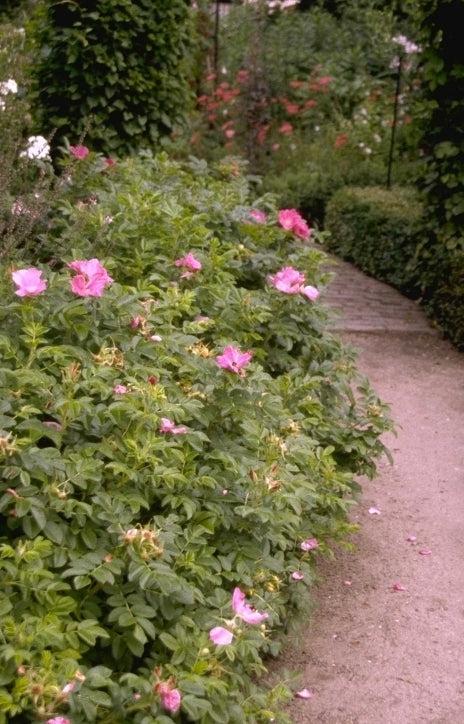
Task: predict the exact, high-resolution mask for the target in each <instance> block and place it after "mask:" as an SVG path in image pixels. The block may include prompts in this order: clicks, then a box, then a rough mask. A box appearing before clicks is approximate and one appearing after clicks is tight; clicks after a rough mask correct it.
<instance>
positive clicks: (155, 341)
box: [0, 152, 391, 724]
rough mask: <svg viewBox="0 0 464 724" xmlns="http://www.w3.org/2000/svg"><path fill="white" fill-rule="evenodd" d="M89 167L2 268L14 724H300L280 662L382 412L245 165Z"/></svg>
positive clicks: (6, 593)
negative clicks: (291, 713) (270, 660)
mask: <svg viewBox="0 0 464 724" xmlns="http://www.w3.org/2000/svg"><path fill="white" fill-rule="evenodd" d="M81 156H82V157H81V158H80V159H79V161H78V164H79V173H78V174H77V176H76V180H75V182H74V176H73V177H72V178H71V179H70V180H69V184H68V186H67V187H66V188H64V191H63V193H65V194H66V195H64V196H62V197H60V199H59V200H57V202H56V203H55V208H54V211H53V223H51V224H50V225H49V228H48V231H47V234H46V235H44V236H43V237H42V238H41V240H40V253H38V254H36V255H35V256H34V257H31V256H27V255H26V254H25V253H24V254H23V257H22V258H20V259H19V258H18V257H16V256H15V257H14V259H13V260H9V261H8V262H7V263H5V264H4V265H3V268H2V275H1V291H2V299H3V300H4V302H3V305H2V307H1V311H0V314H1V327H2V334H1V336H0V345H1V350H2V364H1V367H0V387H1V399H2V402H1V410H0V455H1V462H2V482H1V484H0V522H1V528H0V530H1V538H0V584H1V585H0V622H1V629H2V640H1V642H0V661H1V667H0V668H1V673H0V721H5V722H6V721H8V722H10V723H11V724H19V723H20V722H21V723H22V722H28V723H30V724H39V722H44V721H45V722H54V723H56V722H68V721H69V722H71V724H84V722H98V723H99V724H106V723H107V724H110V722H111V724H117V723H118V722H120V723H121V724H122V723H124V724H125V723H127V724H129V723H130V724H169V723H170V722H175V721H183V722H188V721H197V722H203V723H204V724H208V723H209V722H224V723H225V722H237V724H238V723H239V722H240V724H242V723H243V722H250V724H251V722H265V721H270V720H272V719H274V720H275V721H280V722H284V721H287V718H286V716H285V715H284V714H283V713H282V711H281V704H282V702H283V701H285V700H286V698H288V697H289V696H291V692H292V690H295V691H296V689H297V684H296V683H295V684H293V683H292V682H277V683H275V684H274V685H273V684H271V683H269V682H268V683H267V684H266V685H265V684H264V683H263V684H260V683H259V682H260V680H261V679H263V678H264V674H265V672H266V668H265V657H267V656H269V655H275V654H277V653H278V651H279V648H280V645H281V643H280V638H281V637H280V634H281V633H282V632H284V631H285V630H287V629H288V627H289V625H290V622H291V621H292V620H293V618H294V617H293V616H291V615H290V614H291V612H297V611H298V610H299V609H301V608H302V607H304V606H305V605H307V587H308V586H310V585H311V584H312V582H313V580H314V565H315V561H316V560H317V558H318V557H319V556H320V555H323V554H324V553H330V551H331V549H332V546H333V543H334V541H337V540H343V539H345V538H346V535H347V534H348V532H349V531H350V530H352V527H351V526H350V524H349V521H348V511H349V509H350V507H351V506H352V505H353V503H354V502H355V500H356V496H357V493H358V490H359V485H358V482H357V476H358V474H363V473H367V474H369V475H373V474H374V472H375V464H376V460H377V459H378V457H379V456H380V455H382V454H383V453H384V452H385V450H384V446H383V444H382V442H381V439H380V435H381V433H382V432H384V431H385V430H386V429H389V428H390V427H391V423H390V421H389V418H388V414H387V410H386V408H385V406H384V405H383V404H382V403H381V402H380V401H379V400H378V399H377V397H376V396H375V394H374V393H373V391H372V390H371V388H370V386H369V383H368V382H367V380H365V379H364V378H363V377H362V376H360V375H359V374H358V372H357V371H356V367H355V354H354V352H353V350H351V349H350V348H348V347H346V346H344V345H342V343H341V342H340V340H339V339H338V338H336V337H334V336H333V335H332V334H331V333H330V325H329V322H330V318H329V313H328V310H327V309H326V308H325V307H324V304H323V291H324V287H325V286H326V284H327V283H328V281H329V275H328V273H327V272H326V271H325V268H324V266H323V264H324V259H325V256H324V254H323V253H322V252H320V251H319V250H318V249H317V248H316V247H315V246H314V245H310V244H309V242H308V241H307V240H306V239H305V238H301V235H300V234H298V233H293V232H292V230H291V229H290V230H285V229H284V228H282V226H281V225H280V224H279V221H278V209H276V208H275V206H274V201H273V198H272V197H270V196H265V197H262V198H260V199H253V197H252V194H251V191H250V186H249V183H248V181H247V179H246V177H244V175H243V173H242V169H241V167H240V164H238V163H237V162H235V161H232V160H230V161H229V162H227V163H226V162H224V163H222V164H220V165H219V166H218V167H216V168H209V167H207V166H206V164H204V163H202V162H199V161H196V160H194V159H192V160H191V161H190V163H189V164H186V165H181V164H178V163H174V162H172V161H169V160H168V159H167V158H166V157H163V156H159V157H153V156H152V155H151V154H149V153H144V154H142V155H141V156H140V157H134V158H131V159H128V160H126V161H124V162H123V161H116V163H114V164H112V165H111V169H110V173H108V172H107V170H105V166H104V164H103V159H102V158H100V157H99V156H98V155H95V154H94V153H92V152H90V153H89V154H86V155H85V156H84V155H83V154H81ZM81 165H82V166H81ZM80 169H82V173H81V171H80ZM73 184H74V185H73ZM253 210H255V211H256V210H257V211H261V212H262V214H263V215H265V218H264V217H263V216H260V217H259V219H258V218H254V217H253V214H252V213H251V212H252V211H253ZM315 236H316V238H317V235H315ZM311 239H312V244H313V242H314V239H313V236H311ZM285 268H292V269H293V270H295V271H296V270H298V271H297V272H296V273H297V275H298V280H299V282H298V283H299V287H298V291H299V292H302V291H303V289H304V288H307V287H305V286H304V285H307V284H310V286H311V288H312V289H314V290H315V292H318V294H316V293H315V292H313V293H312V295H311V296H309V295H306V294H304V293H290V294H289V293H285V289H284V290H283V292H284V293H282V290H281V289H279V288H278V286H277V285H274V284H272V283H271V282H270V279H272V278H274V280H276V279H278V278H280V277H279V276H278V275H279V271H281V270H282V269H285ZM185 272H189V273H188V274H186V273H185ZM18 290H20V291H21V292H22V294H21V295H18ZM308 296H309V298H308Z"/></svg>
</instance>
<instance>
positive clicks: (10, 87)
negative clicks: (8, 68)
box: [0, 78, 18, 96]
mask: <svg viewBox="0 0 464 724" xmlns="http://www.w3.org/2000/svg"><path fill="white" fill-rule="evenodd" d="M17 92H18V84H17V83H16V81H15V80H13V78H9V79H8V80H4V81H3V82H2V83H0V93H1V94H2V96H6V95H7V94H8V93H17Z"/></svg>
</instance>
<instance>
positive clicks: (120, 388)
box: [113, 385, 127, 395]
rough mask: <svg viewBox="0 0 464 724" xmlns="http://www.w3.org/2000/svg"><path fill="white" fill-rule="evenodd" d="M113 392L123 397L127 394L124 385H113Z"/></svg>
mask: <svg viewBox="0 0 464 724" xmlns="http://www.w3.org/2000/svg"><path fill="white" fill-rule="evenodd" d="M113 392H115V393H116V394H117V395H125V394H126V392H127V387H126V385H115V386H114V387H113Z"/></svg>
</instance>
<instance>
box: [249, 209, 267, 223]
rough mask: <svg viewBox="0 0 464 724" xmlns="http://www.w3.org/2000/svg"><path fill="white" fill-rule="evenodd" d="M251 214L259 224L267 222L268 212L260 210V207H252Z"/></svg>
mask: <svg viewBox="0 0 464 724" xmlns="http://www.w3.org/2000/svg"><path fill="white" fill-rule="evenodd" d="M249 216H250V217H251V218H252V219H253V221H256V223H257V224H265V223H266V214H265V213H264V211H258V209H251V211H250V213H249Z"/></svg>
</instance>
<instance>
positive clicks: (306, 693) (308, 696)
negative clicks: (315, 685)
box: [295, 689, 313, 699]
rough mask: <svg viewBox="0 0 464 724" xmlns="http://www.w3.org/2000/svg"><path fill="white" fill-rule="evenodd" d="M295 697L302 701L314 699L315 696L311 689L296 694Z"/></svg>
mask: <svg viewBox="0 0 464 724" xmlns="http://www.w3.org/2000/svg"><path fill="white" fill-rule="evenodd" d="M295 696H298V697H299V698H300V699H312V696H313V695H312V693H311V692H310V690H309V689H301V690H300V691H297V692H296V694H295Z"/></svg>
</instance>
